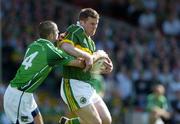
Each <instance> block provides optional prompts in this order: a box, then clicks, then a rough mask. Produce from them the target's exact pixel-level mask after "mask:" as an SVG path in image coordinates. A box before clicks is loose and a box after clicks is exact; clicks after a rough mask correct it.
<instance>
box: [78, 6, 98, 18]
mask: <svg viewBox="0 0 180 124" xmlns="http://www.w3.org/2000/svg"><path fill="white" fill-rule="evenodd" d="M88 17H91V18H96V19H99V14H98V13H97V12H96V10H94V9H92V8H84V9H82V10H81V11H80V13H79V21H80V20H86V19H88Z"/></svg>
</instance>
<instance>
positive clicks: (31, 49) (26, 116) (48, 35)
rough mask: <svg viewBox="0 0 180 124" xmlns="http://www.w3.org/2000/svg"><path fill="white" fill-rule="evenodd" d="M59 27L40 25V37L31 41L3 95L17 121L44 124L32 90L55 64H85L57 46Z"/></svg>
mask: <svg viewBox="0 0 180 124" xmlns="http://www.w3.org/2000/svg"><path fill="white" fill-rule="evenodd" d="M58 33H59V30H58V28H57V25H56V24H55V23H54V22H52V21H44V22H41V23H40V25H39V35H40V38H39V39H37V40H35V41H34V42H33V43H31V44H30V45H29V46H28V48H27V50H26V53H25V56H24V60H23V62H22V64H21V66H20V67H19V69H18V70H17V73H16V76H15V77H14V79H13V80H12V81H11V82H10V85H9V86H8V88H7V90H6V92H5V94H4V110H5V113H6V115H7V116H8V118H9V119H10V120H11V121H12V123H14V124H27V123H28V124H43V119H42V116H41V114H40V112H39V110H38V106H37V104H36V102H35V99H34V97H33V92H34V91H35V90H36V89H37V88H38V86H39V85H40V84H41V83H42V82H43V81H44V79H45V78H46V77H47V76H48V74H49V73H50V71H51V70H52V68H53V67H54V66H55V65H61V66H62V65H70V66H78V67H81V66H82V67H83V65H82V64H81V62H80V61H79V60H74V57H71V56H70V55H68V54H66V53H65V52H64V51H62V50H60V49H58V48H56V47H55V46H54V44H53V43H52V41H56V40H57V38H58Z"/></svg>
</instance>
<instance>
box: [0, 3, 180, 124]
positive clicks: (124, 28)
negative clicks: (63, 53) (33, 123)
mask: <svg viewBox="0 0 180 124" xmlns="http://www.w3.org/2000/svg"><path fill="white" fill-rule="evenodd" d="M84 7H91V8H93V9H95V10H97V12H98V13H100V17H101V18H100V22H99V26H98V30H97V33H96V35H95V36H94V37H93V39H94V41H95V42H96V45H97V49H104V50H105V51H106V52H107V53H108V54H109V56H110V57H111V59H112V60H113V64H114V71H113V72H112V73H111V74H109V75H103V76H102V77H100V78H101V80H103V83H100V84H98V86H97V87H98V88H97V89H99V91H98V92H100V93H101V95H102V96H104V100H105V102H106V103H107V105H108V108H109V109H110V112H111V114H112V117H113V124H146V123H147V120H148V119H147V118H148V115H149V111H148V109H147V107H148V95H149V94H151V93H152V92H153V90H152V89H153V87H154V86H155V85H157V84H161V85H162V86H163V87H164V88H165V91H164V92H165V93H164V94H162V95H163V96H165V97H166V98H167V105H168V108H166V109H167V110H166V111H168V112H169V113H171V117H170V119H169V121H168V122H167V123H170V124H178V123H180V1H179V0H1V11H0V18H1V40H0V41H1V42H0V48H1V51H2V57H1V58H0V59H1V63H2V65H1V67H2V68H1V71H2V78H1V82H0V103H1V104H0V124H9V122H8V119H7V118H6V116H5V114H4V111H3V94H4V92H5V89H6V87H7V85H8V84H9V81H10V80H11V79H12V78H13V77H14V76H15V73H16V70H17V68H18V67H19V65H20V63H21V61H22V59H23V56H24V53H25V50H26V47H27V45H28V44H30V43H31V42H32V41H33V40H35V39H36V38H37V32H36V31H37V25H38V24H39V22H40V21H43V20H53V21H55V22H56V23H57V24H58V26H59V29H60V32H64V31H65V30H66V28H67V26H68V25H70V24H72V23H76V21H77V14H78V12H79V10H80V9H81V8H84ZM60 82H61V74H60V71H59V69H58V68H57V69H55V70H54V71H53V72H52V73H51V74H50V75H49V77H48V78H47V79H46V80H45V83H44V84H43V85H42V86H41V87H40V88H39V89H38V91H37V92H36V93H35V97H36V99H37V102H38V104H39V107H40V110H41V112H42V115H43V116H44V120H45V124H56V123H57V121H58V119H59V117H60V116H61V115H68V114H69V113H68V111H67V107H66V105H65V104H64V103H63V101H62V99H61V97H60V94H59V87H60Z"/></svg>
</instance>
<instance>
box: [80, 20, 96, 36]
mask: <svg viewBox="0 0 180 124" xmlns="http://www.w3.org/2000/svg"><path fill="white" fill-rule="evenodd" d="M98 23H99V19H96V18H91V17H88V19H87V20H84V21H81V25H82V26H83V28H84V30H85V32H86V34H87V35H88V36H93V35H94V34H95V33H96V29H97V26H98Z"/></svg>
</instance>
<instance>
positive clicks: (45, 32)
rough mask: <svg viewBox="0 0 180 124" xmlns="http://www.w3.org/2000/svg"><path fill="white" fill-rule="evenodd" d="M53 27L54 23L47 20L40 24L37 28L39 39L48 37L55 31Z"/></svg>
mask: <svg viewBox="0 0 180 124" xmlns="http://www.w3.org/2000/svg"><path fill="white" fill-rule="evenodd" d="M54 25H55V23H54V22H53V21H49V20H48V21H43V22H40V24H39V27H38V32H39V37H40V38H44V39H46V38H48V36H49V35H50V34H51V33H53V32H54V30H55V27H54Z"/></svg>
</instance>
